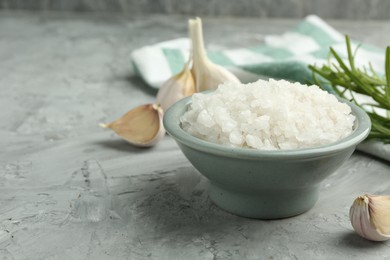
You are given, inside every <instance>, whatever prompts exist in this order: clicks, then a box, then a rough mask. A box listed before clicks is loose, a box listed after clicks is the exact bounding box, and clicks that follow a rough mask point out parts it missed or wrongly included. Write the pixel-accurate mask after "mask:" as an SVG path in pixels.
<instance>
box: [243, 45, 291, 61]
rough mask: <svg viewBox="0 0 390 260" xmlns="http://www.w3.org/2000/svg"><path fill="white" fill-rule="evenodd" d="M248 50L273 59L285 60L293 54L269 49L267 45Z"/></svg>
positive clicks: (273, 48) (278, 49) (279, 49)
mask: <svg viewBox="0 0 390 260" xmlns="http://www.w3.org/2000/svg"><path fill="white" fill-rule="evenodd" d="M249 50H250V51H253V52H255V53H260V54H263V55H265V56H268V57H270V58H274V59H287V58H290V57H292V56H293V53H292V52H290V51H289V50H287V49H285V48H277V47H271V46H268V45H261V46H257V47H252V48H250V49H249Z"/></svg>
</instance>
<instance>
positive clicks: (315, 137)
mask: <svg viewBox="0 0 390 260" xmlns="http://www.w3.org/2000/svg"><path fill="white" fill-rule="evenodd" d="M180 120H181V126H182V128H183V129H184V130H185V131H187V132H188V133H190V134H191V135H193V136H195V137H198V138H200V139H203V140H206V141H209V142H212V143H217V144H223V145H228V146H233V147H248V148H256V149H260V150H279V149H283V150H284V149H300V148H309V147H316V146H321V145H325V144H329V143H332V142H335V141H337V140H339V139H341V138H343V137H346V136H347V135H349V134H350V133H351V132H352V129H353V124H354V120H355V117H354V116H353V115H352V114H351V108H350V107H349V106H348V105H346V104H343V103H341V102H339V101H338V100H337V99H336V97H335V96H333V95H331V94H329V93H327V92H326V91H323V90H321V89H320V88H319V87H317V86H314V85H313V86H306V85H302V84H300V83H290V82H288V81H285V80H280V81H276V80H272V79H271V80H269V81H264V80H259V81H257V82H254V83H249V84H237V83H225V84H222V85H220V86H219V87H218V89H217V90H215V91H214V92H213V93H210V94H202V93H197V94H194V95H193V96H192V104H191V106H190V107H189V110H188V111H187V112H186V113H185V114H184V115H183V116H182V117H181V119H180Z"/></svg>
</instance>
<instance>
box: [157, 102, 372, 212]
mask: <svg viewBox="0 0 390 260" xmlns="http://www.w3.org/2000/svg"><path fill="white" fill-rule="evenodd" d="M342 102H345V101H342ZM190 103H191V97H188V98H185V99H182V100H180V101H179V102H177V103H175V104H174V105H173V106H171V107H170V108H169V109H168V110H167V111H166V113H165V115H164V126H165V129H166V130H167V132H168V133H169V134H170V135H171V136H172V137H173V138H174V139H175V140H176V142H177V144H178V145H179V147H180V149H181V150H182V152H183V153H184V155H185V156H186V157H187V158H188V160H189V161H190V162H191V163H192V165H193V166H194V167H195V168H196V169H197V170H198V171H199V172H200V173H201V174H203V175H204V176H205V177H206V178H207V179H208V180H209V181H210V185H209V196H210V198H211V199H212V201H213V202H214V203H215V204H216V205H218V206H219V207H220V208H222V209H224V210H226V211H228V212H231V213H233V214H236V215H239V216H244V217H249V218H260V219H277V218H286V217H291V216H295V215H298V214H301V213H303V212H305V211H307V210H309V209H310V208H312V207H313V206H314V204H315V203H316V201H317V200H318V196H319V190H320V184H321V182H322V181H323V180H324V179H325V178H326V177H327V176H329V175H330V174H331V173H333V172H334V171H335V170H336V169H337V168H339V167H340V166H341V165H342V164H343V163H344V162H345V161H346V160H347V159H348V158H349V157H350V156H351V154H352V153H353V151H354V150H355V147H356V145H357V144H359V143H360V142H361V141H363V140H364V139H365V138H366V137H367V135H368V134H369V132H370V129H371V123H370V119H369V117H368V116H367V114H366V113H365V112H364V111H363V110H361V109H360V108H359V107H357V106H356V105H354V104H352V103H349V102H345V103H347V104H348V105H349V106H350V107H351V108H352V113H353V114H354V115H355V116H356V121H355V126H354V131H353V132H352V134H350V135H349V136H347V137H345V138H344V139H342V140H339V141H337V142H335V143H332V144H329V145H324V146H320V147H315V148H308V149H296V150H283V151H260V150H255V149H249V148H232V147H227V146H223V145H219V144H214V143H210V142H207V141H204V140H201V139H199V138H196V137H194V136H192V135H190V134H188V133H187V132H185V131H184V130H183V129H182V128H181V126H180V117H181V116H182V115H183V113H184V112H185V111H186V110H187V108H188V106H189V104H190ZM340 188H341V187H340Z"/></svg>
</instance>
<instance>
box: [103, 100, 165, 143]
mask: <svg viewBox="0 0 390 260" xmlns="http://www.w3.org/2000/svg"><path fill="white" fill-rule="evenodd" d="M162 119H163V110H162V108H161V107H160V106H159V105H155V104H146V105H141V106H138V107H136V108H134V109H132V110H130V111H129V112H127V113H126V114H124V115H123V116H122V117H121V118H119V119H117V120H115V121H113V122H112V123H110V124H100V126H101V127H103V128H110V129H112V130H113V131H114V132H115V133H116V134H118V135H119V136H120V137H122V138H123V139H125V140H126V141H128V142H129V143H131V144H133V145H135V146H140V147H148V146H153V145H155V144H156V143H157V142H158V141H159V140H160V139H161V138H162V137H164V135H165V129H164V126H163V123H162Z"/></svg>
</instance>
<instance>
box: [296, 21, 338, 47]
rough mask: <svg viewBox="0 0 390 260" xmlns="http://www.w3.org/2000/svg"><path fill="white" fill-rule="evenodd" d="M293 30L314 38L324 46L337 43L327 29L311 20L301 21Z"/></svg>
mask: <svg viewBox="0 0 390 260" xmlns="http://www.w3.org/2000/svg"><path fill="white" fill-rule="evenodd" d="M292 31H293V32H296V33H300V34H303V35H305V36H308V37H310V38H312V39H313V40H314V41H316V42H317V43H318V44H319V45H320V46H321V47H322V48H324V47H326V46H330V45H332V44H333V43H336V41H335V40H334V39H333V38H332V37H330V36H329V34H328V33H327V32H326V31H324V30H322V29H321V28H320V27H317V26H316V25H314V24H312V23H310V22H309V21H304V22H301V23H300V24H298V25H297V26H296V27H295V28H294V29H293V30H292Z"/></svg>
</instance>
